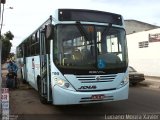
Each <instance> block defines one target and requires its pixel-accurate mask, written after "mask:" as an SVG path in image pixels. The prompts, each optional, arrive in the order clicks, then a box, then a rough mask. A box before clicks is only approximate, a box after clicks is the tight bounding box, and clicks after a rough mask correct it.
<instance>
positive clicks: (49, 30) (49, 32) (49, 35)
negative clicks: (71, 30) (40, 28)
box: [46, 24, 54, 40]
mask: <svg viewBox="0 0 160 120" xmlns="http://www.w3.org/2000/svg"><path fill="white" fill-rule="evenodd" d="M53 31H54V26H53V25H52V24H48V25H47V26H46V38H47V39H48V40H50V39H51V38H52V37H53Z"/></svg>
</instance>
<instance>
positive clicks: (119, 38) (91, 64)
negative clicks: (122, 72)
mask: <svg viewBox="0 0 160 120" xmlns="http://www.w3.org/2000/svg"><path fill="white" fill-rule="evenodd" d="M53 49H54V50H53V51H54V52H53V54H54V55H53V58H54V63H55V65H56V66H57V67H58V68H69V69H82V70H89V69H90V70H93V69H94V70H107V69H113V68H114V69H115V68H122V67H125V66H126V65H127V54H126V53H127V50H126V38H125V31H124V29H120V28H115V27H111V26H98V25H86V24H85V25H84V24H80V23H79V24H78V23H77V24H70V25H68V24H61V25H57V26H56V39H55V40H54V46H53Z"/></svg>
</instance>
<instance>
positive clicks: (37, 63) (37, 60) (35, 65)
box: [32, 56, 40, 90]
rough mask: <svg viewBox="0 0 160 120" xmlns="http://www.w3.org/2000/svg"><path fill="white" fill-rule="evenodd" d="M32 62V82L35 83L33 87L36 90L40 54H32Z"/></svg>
mask: <svg viewBox="0 0 160 120" xmlns="http://www.w3.org/2000/svg"><path fill="white" fill-rule="evenodd" d="M32 64H34V74H35V75H34V83H35V89H36V90H38V86H37V76H40V56H34V61H32Z"/></svg>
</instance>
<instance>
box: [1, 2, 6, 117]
mask: <svg viewBox="0 0 160 120" xmlns="http://www.w3.org/2000/svg"><path fill="white" fill-rule="evenodd" d="M5 2H6V0H0V21H1V4H5ZM1 24H2V23H1ZM1 53H2V40H1V29H0V114H1V115H2V97H1V95H2V61H1V60H2V56H1V55H2V54H1Z"/></svg>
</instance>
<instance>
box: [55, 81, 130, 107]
mask: <svg viewBox="0 0 160 120" xmlns="http://www.w3.org/2000/svg"><path fill="white" fill-rule="evenodd" d="M128 92H129V83H127V84H126V85H125V86H123V87H121V88H119V89H116V90H110V91H98V92H77V91H70V90H67V89H64V88H61V87H59V86H57V85H56V86H54V89H53V91H52V94H53V104H54V105H69V104H86V103H99V102H110V101H118V100H125V99H128Z"/></svg>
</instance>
